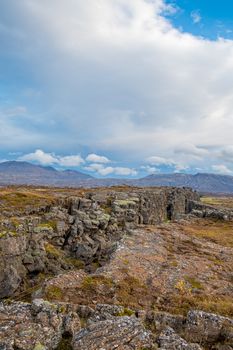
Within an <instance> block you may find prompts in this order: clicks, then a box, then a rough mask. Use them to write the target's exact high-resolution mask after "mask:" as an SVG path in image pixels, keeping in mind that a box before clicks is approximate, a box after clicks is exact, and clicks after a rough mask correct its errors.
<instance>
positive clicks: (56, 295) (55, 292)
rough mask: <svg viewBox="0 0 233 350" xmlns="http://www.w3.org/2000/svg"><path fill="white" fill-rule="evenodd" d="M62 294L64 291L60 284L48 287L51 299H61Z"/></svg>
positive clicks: (47, 295) (47, 290) (47, 293)
mask: <svg viewBox="0 0 233 350" xmlns="http://www.w3.org/2000/svg"><path fill="white" fill-rule="evenodd" d="M62 296H63V292H62V290H61V289H60V288H59V287H58V286H53V285H50V286H48V287H47V288H46V297H47V298H48V299H49V300H59V299H61V298H62Z"/></svg>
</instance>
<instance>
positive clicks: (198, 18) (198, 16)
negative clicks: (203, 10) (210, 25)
mask: <svg viewBox="0 0 233 350" xmlns="http://www.w3.org/2000/svg"><path fill="white" fill-rule="evenodd" d="M190 16H191V18H192V21H193V23H194V24H197V23H200V22H201V20H202V18H201V14H200V11H199V10H195V11H192V12H191V15H190Z"/></svg>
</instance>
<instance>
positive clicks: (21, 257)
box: [0, 188, 198, 298]
mask: <svg viewBox="0 0 233 350" xmlns="http://www.w3.org/2000/svg"><path fill="white" fill-rule="evenodd" d="M193 200H198V194H197V193H196V192H193V191H192V190H190V189H176V188H154V189H133V188H132V189H130V190H129V189H128V190H127V191H125V190H123V191H121V190H118V191H116V190H115V191H114V190H96V191H91V192H84V194H83V196H80V197H68V198H66V199H59V200H57V203H54V204H53V205H50V206H47V207H43V208H42V210H41V212H40V211H39V209H38V208H37V210H36V212H35V214H32V213H33V210H32V209H31V214H30V215H26V216H23V215H21V216H19V217H12V218H10V217H9V218H8V219H5V220H2V221H1V223H0V230H1V233H0V252H1V255H0V298H3V297H9V296H12V295H14V293H15V292H16V291H17V292H20V291H21V290H23V289H24V285H25V282H26V284H27V285H28V280H30V279H33V278H34V277H36V276H38V275H45V276H46V275H51V274H52V275H54V274H58V273H60V272H63V271H65V270H68V269H74V268H80V267H81V268H83V267H84V266H85V267H86V269H87V271H90V272H91V271H93V270H95V269H96V267H98V266H101V265H103V264H105V263H106V261H107V260H108V259H109V257H110V255H111V254H112V253H113V251H114V250H115V248H116V246H117V242H119V240H120V239H121V238H122V237H123V235H124V234H125V233H127V232H130V230H132V229H133V228H135V227H136V226H137V225H140V224H141V225H154V224H156V223H158V222H161V221H163V220H166V219H169V220H170V219H171V220H173V219H178V218H180V217H182V216H183V215H185V214H187V213H188V212H189V210H190V209H189V208H190V202H191V201H193ZM27 211H28V209H27ZM33 286H34V285H33V284H32V285H31V287H33Z"/></svg>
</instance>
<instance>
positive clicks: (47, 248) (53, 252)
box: [44, 242, 64, 258]
mask: <svg viewBox="0 0 233 350" xmlns="http://www.w3.org/2000/svg"><path fill="white" fill-rule="evenodd" d="M44 248H45V251H46V253H47V254H49V255H51V256H52V257H55V258H60V257H62V256H63V255H64V254H63V252H62V251H61V250H59V249H57V248H56V247H54V246H53V245H52V244H50V243H48V242H47V243H45V245H44Z"/></svg>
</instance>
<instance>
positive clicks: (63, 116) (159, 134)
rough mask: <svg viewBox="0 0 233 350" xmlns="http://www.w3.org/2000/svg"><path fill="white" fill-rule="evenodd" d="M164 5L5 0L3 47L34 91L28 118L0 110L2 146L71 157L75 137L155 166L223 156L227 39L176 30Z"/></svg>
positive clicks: (231, 119)
mask: <svg viewBox="0 0 233 350" xmlns="http://www.w3.org/2000/svg"><path fill="white" fill-rule="evenodd" d="M164 11H171V9H169V8H168V7H167V6H166V5H165V3H164V2H163V1H162V0H152V1H146V0H100V1H93V0H85V1H82V0H67V1H63V0H47V1H45V0H41V1H38V0H21V1H20V2H19V1H15V0H8V1H5V2H3V4H2V5H1V13H0V23H1V25H2V26H3V30H2V31H0V39H1V50H2V51H3V52H5V53H6V55H7V54H8V55H12V56H11V57H13V58H14V59H15V58H16V59H18V65H17V67H18V69H19V73H23V74H24V76H25V81H34V82H35V86H32V87H28V89H30V88H31V89H32V91H37V90H38V91H40V93H39V94H31V96H30V97H28V100H27V102H28V103H32V105H33V107H34V108H31V109H30V108H28V107H26V108H28V110H29V111H30V112H27V114H30V115H31V119H30V121H28V122H27V123H24V124H22V125H20V124H19V122H18V120H16V121H15V119H18V118H8V117H7V116H6V115H3V114H0V130H1V139H0V147H1V150H3V149H6V150H12V151H14V150H21V149H36V148H44V149H49V147H50V145H51V144H52V145H53V149H54V150H55V152H57V153H59V152H60V150H61V149H62V150H63V152H66V153H67V154H69V153H70V150H71V149H76V146H77V144H78V145H80V149H82V147H83V148H84V150H85V153H86V152H89V151H88V150H90V149H95V150H96V153H97V154H98V152H99V153H100V151H99V150H102V151H103V152H104V154H106V155H107V156H108V152H111V154H116V158H117V159H121V160H122V163H121V164H127V163H128V162H131V164H134V163H135V164H138V163H139V162H140V161H141V160H142V159H146V158H148V157H150V156H151V155H153V154H158V155H160V158H162V159H165V161H164V162H162V163H159V160H158V159H157V160H156V159H154V163H151V165H153V164H154V165H155V167H156V166H157V165H158V166H160V165H168V166H172V167H175V166H184V167H185V166H194V167H200V168H203V165H205V166H206V167H207V168H209V169H210V168H211V166H212V165H214V164H216V162H217V159H219V158H218V157H222V158H221V159H223V161H221V163H224V162H230V159H231V157H230V154H229V149H228V150H227V151H225V152H223V153H221V150H222V149H227V147H228V146H229V147H231V145H232V128H233V116H232V110H233V41H231V40H224V39H218V40H215V41H214V40H208V39H203V38H200V37H195V36H193V35H191V34H188V33H183V32H180V31H179V30H177V29H175V28H174V27H173V26H172V24H171V23H170V22H169V21H168V20H167V19H166V18H165V17H164V16H163V13H164ZM172 11H174V9H172ZM195 14H196V15H195ZM194 15H195V16H194ZM198 15H199V17H198ZM193 20H194V22H196V23H198V22H200V13H198V12H196V13H193ZM3 34H4V37H3ZM9 43H10V44H9ZM32 47H33V50H32V49H31V48H32ZM32 64H33V66H36V67H37V69H36V70H35V69H32V66H31V65H32ZM6 71H9V69H8V70H6ZM32 72H33V75H32ZM1 73H2V74H7V73H5V72H4V69H3V70H2V71H1ZM5 78H6V80H7V81H8V79H7V78H8V76H5ZM9 78H10V77H9ZM28 78H29V79H28ZM10 83H11V84H12V86H15V84H14V81H11V82H9V84H10ZM23 90H24V91H25V86H23V89H22V91H23ZM20 99H22V101H20ZM24 99H27V96H26V95H25V93H24V95H23V97H22V96H20V93H19V94H18V93H17V98H16V100H17V103H15V104H14V105H15V106H17V105H19V106H20V105H24ZM33 103H34V104H33ZM35 110H36V113H35V112H33V111H35ZM28 125H30V127H28ZM181 142H182V145H184V146H183V147H182V146H180V145H181ZM200 145H201V146H200ZM174 150H177V151H175V152H174ZM212 150H214V152H212ZM226 152H227V153H226ZM220 153H221V154H220ZM219 154H220V155H219ZM51 156H52V157H54V155H53V154H52V155H51ZM100 157H101V156H100ZM55 158H56V157H55ZM106 158H107V157H106ZM78 161H79V160H77V162H78ZM91 162H93V163H97V162H98V160H97V159H93V160H91ZM160 162H161V159H160ZM55 164H57V163H55ZM100 164H105V163H104V162H103V163H100ZM106 164H107V162H106ZM132 167H134V165H133V166H132ZM106 168H108V169H107V170H100V171H106V172H110V171H111V168H112V167H106ZM126 168H127V165H126Z"/></svg>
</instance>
